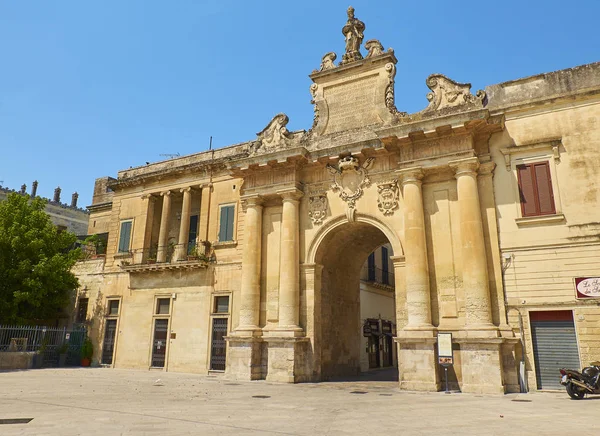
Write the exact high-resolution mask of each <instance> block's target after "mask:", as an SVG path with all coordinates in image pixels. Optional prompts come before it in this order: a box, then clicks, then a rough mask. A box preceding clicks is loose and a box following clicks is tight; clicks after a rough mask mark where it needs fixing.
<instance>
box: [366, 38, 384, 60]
mask: <svg viewBox="0 0 600 436" xmlns="http://www.w3.org/2000/svg"><path fill="white" fill-rule="evenodd" d="M365 48H366V49H367V50H369V53H367V56H365V59H369V58H372V57H374V56H379V55H382V54H383V46H382V45H381V42H379V40H377V39H369V40H368V41H367V42H366V43H365Z"/></svg>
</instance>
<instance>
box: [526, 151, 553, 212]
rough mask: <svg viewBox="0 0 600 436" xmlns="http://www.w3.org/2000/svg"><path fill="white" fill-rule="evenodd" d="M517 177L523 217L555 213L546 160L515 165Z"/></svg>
mask: <svg viewBox="0 0 600 436" xmlns="http://www.w3.org/2000/svg"><path fill="white" fill-rule="evenodd" d="M517 177H518V180H519V196H520V201H521V213H522V215H523V216H524V217H528V216H539V215H552V214H554V213H556V210H555V208H554V194H553V192H552V180H551V178H550V165H549V164H548V162H538V163H532V164H526V165H517Z"/></svg>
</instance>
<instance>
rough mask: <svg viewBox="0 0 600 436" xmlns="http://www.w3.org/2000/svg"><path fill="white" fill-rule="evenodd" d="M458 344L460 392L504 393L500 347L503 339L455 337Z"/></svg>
mask: <svg viewBox="0 0 600 436" xmlns="http://www.w3.org/2000/svg"><path fill="white" fill-rule="evenodd" d="M456 342H457V343H459V344H460V358H461V371H462V382H461V386H460V389H461V391H462V392H468V393H475V394H504V393H505V392H506V389H505V386H504V383H503V367H502V355H501V347H502V344H503V342H504V340H503V339H501V338H497V339H475V340H474V339H471V338H465V339H456Z"/></svg>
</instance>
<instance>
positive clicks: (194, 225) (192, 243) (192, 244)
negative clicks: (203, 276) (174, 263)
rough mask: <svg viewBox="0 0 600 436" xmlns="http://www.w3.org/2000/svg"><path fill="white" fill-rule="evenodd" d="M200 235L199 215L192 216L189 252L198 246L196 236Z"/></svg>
mask: <svg viewBox="0 0 600 436" xmlns="http://www.w3.org/2000/svg"><path fill="white" fill-rule="evenodd" d="M197 237H198V215H192V216H191V217H190V229H189V231H188V254H189V253H191V252H192V251H193V250H194V248H195V247H196V238H197Z"/></svg>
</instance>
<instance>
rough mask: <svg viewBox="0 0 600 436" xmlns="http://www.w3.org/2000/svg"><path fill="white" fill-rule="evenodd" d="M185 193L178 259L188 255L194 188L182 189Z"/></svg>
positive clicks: (178, 243)
mask: <svg viewBox="0 0 600 436" xmlns="http://www.w3.org/2000/svg"><path fill="white" fill-rule="evenodd" d="M180 191H181V192H182V193H183V204H182V206H181V222H180V224H179V240H178V241H177V251H176V259H177V260H185V259H186V256H187V244H188V234H189V230H190V208H191V203H192V188H190V187H187V188H183V189H181V190H180Z"/></svg>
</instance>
